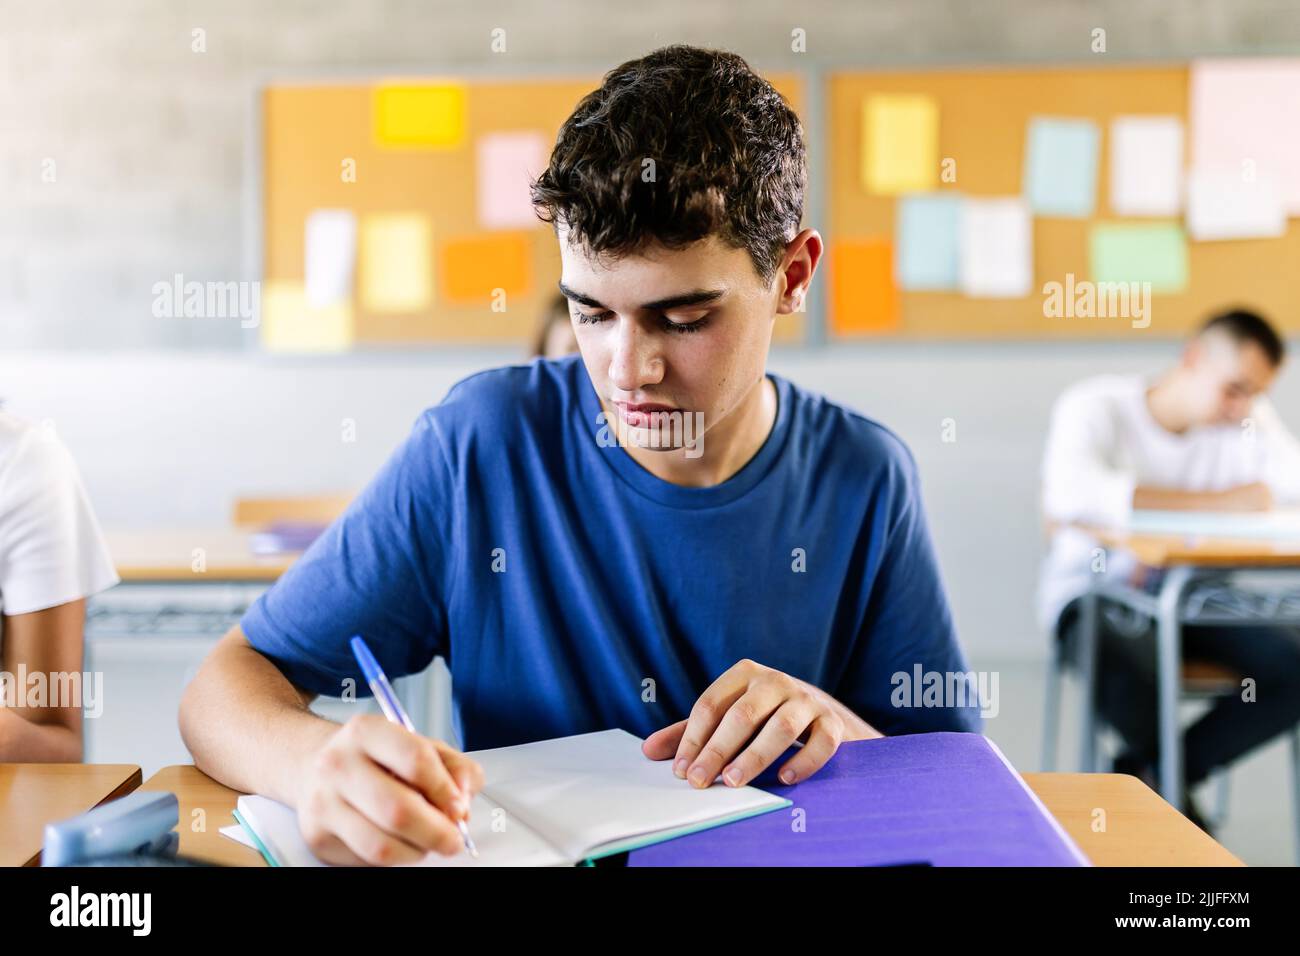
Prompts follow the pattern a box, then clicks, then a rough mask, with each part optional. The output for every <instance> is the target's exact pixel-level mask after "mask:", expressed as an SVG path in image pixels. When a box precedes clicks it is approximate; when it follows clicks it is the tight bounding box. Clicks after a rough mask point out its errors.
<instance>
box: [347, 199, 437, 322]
mask: <svg viewBox="0 0 1300 956" xmlns="http://www.w3.org/2000/svg"><path fill="white" fill-rule="evenodd" d="M360 240H361V241H360V253H359V256H358V258H359V262H358V285H359V287H360V291H361V308H362V309H363V310H364V311H366V312H421V311H423V310H424V309H427V308H428V307H429V305H430V303H431V302H432V301H433V227H432V225H431V224H430V222H429V219H428V217H427V216H422V215H420V214H419V213H413V212H403V213H384V214H382V215H376V216H365V217H363V218H362V220H361V234H360Z"/></svg>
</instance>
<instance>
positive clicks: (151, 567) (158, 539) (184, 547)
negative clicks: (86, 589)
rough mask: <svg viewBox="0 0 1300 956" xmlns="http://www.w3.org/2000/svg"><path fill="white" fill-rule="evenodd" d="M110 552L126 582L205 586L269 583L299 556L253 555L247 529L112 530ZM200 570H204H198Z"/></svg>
mask: <svg viewBox="0 0 1300 956" xmlns="http://www.w3.org/2000/svg"><path fill="white" fill-rule="evenodd" d="M106 537H107V538H108V550H109V553H110V554H111V555H112V556H113V563H114V565H115V566H116V567H117V573H118V575H119V576H120V577H121V578H122V580H123V581H124V582H158V583H166V584H177V583H184V584H202V583H203V582H205V581H246V582H266V583H270V582H272V581H274V580H275V579H276V578H278V577H279V576H280V575H281V574H283V573H284V571H285V569H286V568H288V567H289V565H291V564H292V563H293V562H294V560H295V559H296V558H297V557H298V554H297V553H296V552H288V553H282V554H270V555H260V554H255V553H253V549H252V545H251V540H252V531H251V529H249V528H238V527H233V526H230V527H224V528H220V527H218V528H196V529H186V530H170V531H168V530H159V531H130V530H118V531H112V530H110V531H108V532H107V533H106ZM199 567H202V568H203V570H197V568H199Z"/></svg>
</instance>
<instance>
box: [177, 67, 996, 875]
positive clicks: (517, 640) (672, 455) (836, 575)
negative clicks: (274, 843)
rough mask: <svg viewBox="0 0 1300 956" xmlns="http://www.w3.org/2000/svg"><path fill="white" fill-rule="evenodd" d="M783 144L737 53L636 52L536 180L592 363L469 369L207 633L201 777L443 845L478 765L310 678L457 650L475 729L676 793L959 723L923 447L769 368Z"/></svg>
mask: <svg viewBox="0 0 1300 956" xmlns="http://www.w3.org/2000/svg"><path fill="white" fill-rule="evenodd" d="M805 169H806V163H805V155H804V143H803V132H802V130H801V128H800V124H799V121H798V119H797V118H796V116H795V114H794V113H793V112H792V111H791V109H790V107H789V106H788V105H787V104H786V102H785V101H784V100H783V99H782V98H781V96H780V95H779V94H778V93H777V92H776V91H775V90H774V89H773V88H772V87H771V85H770V84H768V83H767V82H766V81H765V80H763V79H762V78H760V77H759V76H757V75H756V74H755V73H753V72H752V71H751V70H750V69H749V67H748V66H747V65H746V64H745V62H744V61H743V60H742V59H741V58H740V57H738V56H735V55H733V54H729V53H722V52H716V51H710V50H702V49H696V48H691V47H685V46H674V47H669V48H666V49H662V50H658V51H656V52H654V53H651V54H650V55H648V56H646V57H643V58H641V59H638V60H634V61H631V62H628V63H625V64H623V65H622V66H620V67H618V68H617V69H615V70H613V71H612V72H611V73H609V74H608V75H607V76H606V77H605V80H604V82H603V83H602V85H601V86H600V88H599V89H597V90H595V91H594V92H592V93H591V94H589V95H588V96H587V97H585V98H584V99H583V100H582V101H581V102H580V103H579V104H578V106H577V108H576V110H575V111H574V113H573V115H572V116H571V117H569V119H568V120H567V121H566V122H565V123H564V125H563V127H562V128H561V130H560V132H559V136H558V138H557V141H556V145H555V148H554V151H553V152H552V154H551V158H550V164H549V167H548V168H547V169H546V170H545V172H544V173H543V174H542V175H541V177H540V178H539V179H538V181H537V182H536V183H535V184H534V188H533V198H534V202H535V204H536V206H537V208H538V210H539V213H540V214H541V215H542V217H543V218H545V219H547V220H548V221H550V222H552V223H553V224H554V226H555V230H556V233H557V236H558V239H559V245H560V253H561V257H562V265H563V270H562V277H561V283H560V290H561V291H562V292H563V293H564V295H565V296H566V298H567V299H568V300H569V304H570V307H571V310H572V317H573V318H572V321H573V323H574V330H575V333H576V337H577V342H578V348H579V351H580V353H581V354H580V356H576V357H571V358H567V359H562V360H559V361H537V362H534V363H532V364H530V365H527V366H516V367H512V368H503V369H494V370H491V371H487V372H482V373H479V374H477V375H473V376H471V377H469V378H467V379H465V380H463V381H462V382H460V383H459V384H457V385H456V386H455V387H454V388H452V390H451V391H450V393H449V394H448V395H447V397H446V398H445V399H444V400H443V402H442V403H441V404H439V405H437V406H435V407H433V408H431V409H429V410H428V411H426V412H425V413H424V414H423V415H422V416H421V417H420V418H419V420H418V421H417V423H416V425H415V429H414V431H413V432H412V434H411V436H410V438H409V439H408V440H407V441H406V443H405V444H404V445H403V446H402V447H401V448H400V449H398V451H397V452H396V453H395V454H394V455H393V457H392V458H391V459H390V460H389V462H388V463H387V465H385V467H384V468H383V470H382V471H381V472H380V473H379V475H378V476H377V477H376V478H375V479H374V481H373V482H372V483H371V485H370V486H369V487H368V488H367V489H366V490H365V491H364V492H363V493H362V495H361V496H360V497H359V498H358V499H357V501H356V502H355V503H354V504H353V505H352V506H351V508H350V509H349V510H348V511H347V513H346V514H345V515H344V516H343V517H342V518H340V519H339V521H338V522H336V523H335V524H334V526H333V527H331V528H330V529H329V531H328V532H327V533H326V534H325V535H324V536H323V537H322V538H321V539H320V540H319V541H318V542H317V543H316V544H315V545H314V546H313V547H312V548H311V549H310V550H309V551H308V552H307V553H306V554H305V555H303V557H302V558H301V559H300V560H299V561H298V562H297V563H296V564H295V565H294V566H293V568H292V569H291V570H290V571H289V572H288V573H287V574H286V575H285V576H284V577H283V578H282V579H281V580H280V582H279V583H278V584H277V585H276V586H275V587H274V588H273V589H272V590H271V591H270V592H268V593H267V594H266V595H265V596H263V597H262V598H261V599H260V600H259V601H258V602H257V603H256V604H255V606H254V607H253V608H252V609H251V610H250V611H249V613H248V614H247V616H246V617H245V618H244V620H243V622H242V625H241V627H240V628H238V629H236V630H235V631H233V632H232V633H231V634H229V635H227V636H226V638H224V639H223V640H222V641H221V642H220V644H219V645H218V647H217V648H216V649H215V650H214V651H213V653H212V655H211V657H210V658H209V660H208V661H207V663H206V664H205V666H204V668H203V670H202V672H201V673H200V674H199V675H198V677H197V678H196V679H195V680H194V681H193V683H192V684H191V685H190V688H189V690H188V692H187V694H186V698H185V701H184V704H183V706H182V711H181V723H182V729H183V731H184V735H185V739H186V742H187V743H188V744H189V746H190V749H191V750H192V751H193V753H194V756H195V759H196V760H197V762H198V764H199V766H200V767H202V768H203V769H204V770H205V771H207V772H208V773H209V774H211V775H212V776H214V777H216V778H217V779H219V780H222V781H224V782H226V783H228V784H230V785H231V786H234V787H236V788H239V789H241V790H246V791H257V792H260V793H264V794H268V795H270V796H272V797H275V798H277V799H279V800H281V801H283V802H285V803H288V804H291V805H294V806H296V807H297V809H298V813H299V819H300V821H301V826H302V829H303V832H304V835H305V836H306V837H307V839H308V841H309V842H310V844H311V846H312V847H313V848H314V849H315V850H316V852H317V853H318V854H320V855H321V856H322V857H324V858H325V859H327V860H332V861H339V862H356V861H358V860H362V861H366V862H383V863H387V862H396V861H402V860H409V859H414V858H416V857H417V856H419V855H420V854H421V853H423V852H425V851H427V850H430V849H433V850H438V851H441V852H455V851H456V850H457V848H458V847H459V845H460V840H459V837H458V836H457V832H456V829H455V828H454V827H453V826H452V825H451V821H452V820H458V819H462V818H463V816H464V814H465V806H466V801H467V799H468V795H469V793H471V792H473V791H474V790H476V789H477V788H478V786H480V785H481V774H480V771H479V768H478V767H477V765H476V764H475V763H474V762H473V761H472V760H470V759H469V758H467V757H465V756H463V755H462V754H460V753H458V752H456V751H454V750H453V749H452V748H450V747H449V746H447V745H446V744H443V743H439V742H434V741H429V740H426V739H424V738H421V737H419V736H417V735H415V734H410V733H408V732H406V731H404V730H402V729H401V728H400V727H397V726H395V725H392V724H389V723H386V722H384V721H383V720H381V719H378V718H371V719H364V718H361V719H353V720H352V721H349V722H348V723H347V724H346V725H344V726H343V727H342V728H340V727H339V726H338V725H336V724H332V723H329V722H327V721H324V720H322V719H320V718H318V717H316V716H314V715H313V714H311V713H310V712H309V711H308V709H307V705H308V703H309V702H310V701H311V700H312V698H313V697H314V696H315V695H317V694H332V695H338V694H340V693H341V690H342V688H343V686H344V682H345V681H356V682H357V683H356V686H364V682H362V681H360V680H359V674H358V672H357V667H356V665H355V664H354V663H353V661H352V659H351V654H350V652H349V649H348V639H349V638H350V637H351V636H352V635H354V634H361V635H363V636H364V637H365V638H366V640H367V641H368V642H370V644H371V645H372V647H373V648H374V649H375V652H376V654H377V656H378V658H379V659H380V661H381V663H382V665H383V666H384V668H385V669H386V670H387V671H388V672H389V673H390V674H391V675H402V674H411V673H415V672H417V671H419V670H421V669H423V668H424V667H426V666H427V665H428V664H429V662H430V661H431V660H432V659H433V657H434V656H435V655H442V656H444V657H446V658H447V660H448V661H449V664H450V667H451V672H452V677H453V683H454V697H455V706H456V716H457V721H458V726H459V728H460V732H461V734H462V735H463V739H464V743H465V745H466V748H467V749H478V748H486V747H498V746H503V745H508V744H517V743H523V742H527V741H532V740H538V739H542V738H548V737H556V736H561V735H567V734H576V733H583V732H587V731H594V730H600V729H605V728H610V727H622V728H624V729H626V730H629V731H631V732H633V733H636V734H638V735H640V736H645V737H647V739H646V741H645V744H644V748H643V749H644V752H645V754H646V756H647V757H648V758H649V759H654V760H669V759H671V760H672V761H673V770H674V772H675V773H676V774H677V776H679V777H681V778H682V780H683V783H682V786H695V787H705V786H709V785H710V784H712V783H713V782H714V781H715V780H716V778H717V777H718V776H719V775H721V777H722V779H723V781H724V782H725V784H726V785H730V786H740V785H743V784H745V783H748V782H749V781H751V780H753V779H754V777H755V776H757V775H758V773H759V772H760V771H762V770H763V769H764V768H766V767H767V766H769V765H770V764H773V763H774V762H775V761H776V760H777V759H778V758H779V757H781V755H782V754H783V753H785V751H786V750H787V749H789V748H790V747H791V746H792V745H794V744H795V743H796V742H802V744H803V746H802V748H801V749H798V750H797V751H796V753H795V754H794V756H792V757H791V758H789V759H788V760H787V761H786V762H784V763H783V764H781V765H780V766H779V767H778V772H779V775H780V777H781V779H783V780H786V781H790V782H793V781H797V780H803V779H805V778H807V777H808V776H809V775H810V774H812V773H814V772H815V771H817V769H818V768H820V767H821V766H822V765H823V764H825V762H826V761H827V760H828V759H829V758H830V756H831V755H832V754H833V753H834V752H835V750H836V748H837V747H838V746H839V744H840V743H841V742H842V741H845V740H857V739H863V738H868V737H876V736H880V735H882V734H901V733H909V732H916V731H931V730H974V729H977V728H978V726H979V724H978V717H977V707H978V703H977V702H976V701H974V700H960V701H958V700H936V701H929V700H928V698H927V702H930V703H934V704H936V705H937V706H932V707H912V706H910V705H911V703H912V701H911V698H910V697H909V698H908V699H907V700H906V701H904V702H903V703H902V705H901V706H894V705H893V704H892V703H891V694H892V691H894V689H895V688H896V687H897V680H896V679H895V677H894V675H898V674H904V675H909V676H910V675H911V674H912V673H913V671H914V668H915V667H917V666H919V667H920V668H921V670H922V671H923V672H926V673H929V672H938V673H939V674H941V675H943V674H953V673H960V674H966V673H967V668H966V663H965V661H964V659H963V656H962V653H961V651H960V649H959V647H958V644H957V638H956V635H955V633H954V629H953V622H952V617H951V614H950V612H949V608H948V602H947V600H946V598H945V595H944V590H943V587H942V584H941V582H940V578H939V570H938V567H937V565H936V561H935V556H934V552H933V549H932V546H931V542H930V537H929V533H928V530H927V527H926V522H925V517H924V512H923V509H922V503H921V494H920V489H919V486H918V480H917V474H916V466H915V463H914V462H913V459H912V457H911V455H910V454H909V452H908V451H907V449H906V448H905V447H904V445H903V444H902V442H901V441H899V439H898V438H897V437H895V436H894V435H893V434H892V433H891V432H889V431H888V430H886V429H885V428H884V427H882V426H881V425H878V424H876V423H875V422H873V421H871V420H869V419H867V418H864V417H862V416H860V415H858V414H856V413H854V412H851V411H848V410H846V409H844V408H841V407H840V406H838V405H835V404H833V403H831V402H829V401H827V400H826V399H824V398H821V397H819V396H817V395H814V394H812V393H810V392H807V391H804V390H803V389H801V388H799V387H797V386H795V385H794V384H792V383H791V382H789V381H787V380H785V379H784V378H781V377H778V376H775V375H769V374H768V373H767V371H766V364H767V354H768V346H769V343H770V341H771V335H772V326H773V322H774V320H775V317H776V316H777V315H779V314H786V313H790V312H794V311H798V310H800V309H801V303H802V301H803V300H804V298H805V296H806V295H807V294H808V289H809V285H810V283H811V282H812V278H813V274H814V272H815V271H816V268H817V265H818V263H819V261H820V259H821V255H822V241H821V237H820V236H819V235H818V234H817V232H816V231H814V230H812V229H804V228H801V219H802V214H803V200H804V189H805Z"/></svg>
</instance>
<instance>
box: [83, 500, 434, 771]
mask: <svg viewBox="0 0 1300 956" xmlns="http://www.w3.org/2000/svg"><path fill="white" fill-rule="evenodd" d="M254 531H255V527H254V526H252V525H249V526H234V525H232V526H228V527H216V528H194V529H179V530H171V531H165V530H153V531H140V530H137V531H123V530H117V531H113V530H110V531H108V532H107V534H106V537H107V539H108V546H109V552H110V554H111V555H112V557H113V562H114V564H115V566H116V568H117V573H118V575H119V577H121V579H122V583H121V584H120V585H118V586H117V587H115V588H112V589H110V590H109V591H106V592H104V593H103V594H100V595H97V596H96V597H95V598H94V599H93V600H92V601H91V602H90V605H89V607H88V610H87V620H86V668H87V669H88V670H90V671H92V672H101V673H103V674H104V695H103V696H104V708H103V713H102V714H101V716H99V717H98V718H94V719H88V720H86V722H85V728H86V730H85V733H86V759H87V760H92V761H96V762H101V763H108V762H121V761H125V760H133V761H137V762H139V763H140V764H141V765H142V766H143V767H144V768H145V773H146V775H147V774H149V773H152V772H153V771H155V770H158V769H160V768H161V767H164V766H167V765H169V764H175V763H179V762H184V761H188V760H190V759H191V758H190V755H189V751H188V750H186V748H185V745H184V743H183V742H182V740H181V737H180V731H179V729H178V727H177V719H176V715H177V711H178V709H179V707H180V701H181V696H182V694H183V693H184V690H185V686H186V685H187V684H188V683H189V682H190V680H191V679H192V678H193V677H194V675H195V673H197V671H198V668H199V666H200V664H201V663H202V661H203V659H204V658H205V657H206V656H207V654H208V652H209V651H210V650H211V649H212V646H213V645H214V644H215V643H216V642H217V641H218V640H220V638H221V637H222V636H223V635H224V634H226V633H227V632H228V631H229V630H230V629H231V628H232V627H234V626H235V625H237V624H238V623H239V621H240V619H241V618H242V617H243V614H244V611H246V610H247V609H248V607H249V605H250V604H252V603H253V601H255V600H256V599H257V597H258V595H260V594H261V593H262V592H263V591H265V590H266V589H267V588H269V587H270V586H271V585H272V584H274V583H275V581H276V579H277V578H279V576H280V575H281V574H283V573H284V571H285V570H287V569H288V568H289V566H290V565H291V564H292V563H293V562H294V561H295V560H296V559H297V557H298V555H297V553H279V554H272V555H259V554H257V553H255V552H254V550H253V547H252V535H253V533H254ZM394 687H395V689H396V690H397V692H398V694H399V695H400V696H401V698H402V701H403V703H404V704H405V705H406V708H407V711H408V712H409V713H410V714H411V719H412V720H414V721H415V723H416V726H417V727H418V728H419V729H420V730H421V731H422V732H424V733H427V734H429V735H430V736H434V737H439V738H441V739H445V740H451V732H452V727H451V717H450V699H451V696H450V676H449V675H448V674H447V670H446V667H445V665H444V664H443V663H442V662H441V661H436V662H435V663H434V665H433V666H432V667H430V668H429V669H428V670H427V671H425V672H424V673H423V674H418V675H413V676H411V677H406V678H402V679H399V680H397V681H394ZM313 709H314V710H316V711H317V712H318V713H321V714H323V715H324V716H326V717H329V718H330V719H331V720H336V721H340V722H342V721H345V720H347V719H348V718H349V717H350V716H352V715H353V714H356V713H358V712H359V711H374V710H375V708H374V707H373V705H372V703H371V701H370V700H369V699H364V700H361V701H356V702H351V703H345V702H343V701H338V700H333V699H330V698H320V699H318V700H317V702H316V703H315V704H313Z"/></svg>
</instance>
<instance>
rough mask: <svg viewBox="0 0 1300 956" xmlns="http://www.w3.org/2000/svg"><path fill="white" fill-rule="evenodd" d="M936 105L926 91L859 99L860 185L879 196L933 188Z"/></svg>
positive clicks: (936, 150)
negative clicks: (860, 104)
mask: <svg viewBox="0 0 1300 956" xmlns="http://www.w3.org/2000/svg"><path fill="white" fill-rule="evenodd" d="M938 171H939V104H938V103H936V102H935V101H934V100H933V99H931V98H930V97H928V96H921V95H913V94H899V93H887V94H886V93H881V94H874V95H872V96H868V97H867V98H866V100H864V101H863V104H862V184H863V185H864V186H865V187H866V188H867V191H868V192H872V193H877V194H879V195H884V196H897V195H898V194H899V193H907V192H925V191H928V190H931V189H934V188H935V185H936V181H937V179H938Z"/></svg>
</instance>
